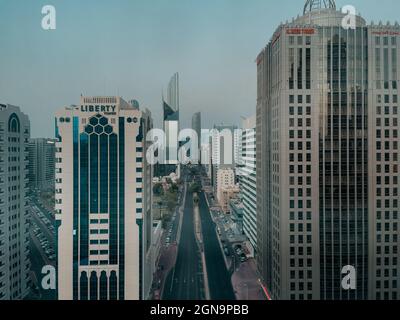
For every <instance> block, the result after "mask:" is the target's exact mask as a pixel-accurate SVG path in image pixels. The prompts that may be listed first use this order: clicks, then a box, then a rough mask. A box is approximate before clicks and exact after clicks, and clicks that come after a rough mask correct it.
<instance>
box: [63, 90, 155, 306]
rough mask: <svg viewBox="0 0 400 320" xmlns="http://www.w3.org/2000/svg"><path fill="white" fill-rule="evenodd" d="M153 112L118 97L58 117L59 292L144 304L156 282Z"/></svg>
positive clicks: (86, 100)
mask: <svg viewBox="0 0 400 320" xmlns="http://www.w3.org/2000/svg"><path fill="white" fill-rule="evenodd" d="M151 128H152V120H151V115H150V112H149V111H147V110H146V111H142V110H138V109H137V108H135V107H134V106H132V105H131V104H129V103H127V102H125V101H124V100H123V99H122V98H120V97H81V101H80V105H79V106H72V107H66V108H63V109H62V110H60V111H58V112H57V114H56V136H57V138H58V142H57V143H56V148H57V153H56V220H57V228H58V294H59V299H62V300H71V299H73V300H78V299H79V300H98V299H100V300H107V299H109V300H116V299H118V300H137V299H147V297H148V295H149V290H150V287H151V283H152V270H153V268H152V266H151V261H152V253H151V248H152V247H153V245H152V234H153V231H152V228H153V221H152V211H151V204H152V187H151V184H152V167H151V166H150V165H149V164H148V162H147V159H146V150H147V148H148V147H149V145H148V142H146V134H147V132H148V131H149V130H150V129H151Z"/></svg>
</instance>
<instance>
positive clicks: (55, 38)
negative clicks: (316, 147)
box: [0, 0, 400, 137]
mask: <svg viewBox="0 0 400 320" xmlns="http://www.w3.org/2000/svg"><path fill="white" fill-rule="evenodd" d="M304 2H305V1H303V0H279V1H272V0H46V1H41V0H0V102H2V103H10V104H14V105H19V106H21V108H22V109H23V111H24V112H25V113H27V114H28V115H29V117H30V119H31V126H32V136H33V137H38V136H43V137H52V136H53V135H54V128H53V126H54V120H53V114H54V112H55V110H57V109H58V108H60V107H63V106H65V105H70V104H77V103H78V102H79V96H80V94H81V93H82V94H83V95H120V96H122V97H124V98H125V99H126V100H129V99H131V98H135V99H137V100H139V101H140V103H141V106H142V107H149V109H150V110H151V111H152V112H153V116H154V118H155V120H156V124H157V125H159V124H160V119H161V101H160V100H161V92H162V89H163V88H164V89H166V86H167V83H168V81H169V78H170V77H171V76H172V74H173V73H174V72H176V71H178V72H179V73H180V80H181V118H182V122H183V123H182V126H183V127H184V126H190V119H191V116H192V114H193V113H194V112H196V111H201V112H202V117H203V127H209V126H211V125H212V124H213V123H221V122H224V123H226V124H233V123H235V124H240V123H241V116H250V115H252V114H254V113H255V104H256V65H255V63H254V60H255V58H256V56H257V54H258V53H259V52H260V50H261V49H262V48H263V47H264V46H265V45H266V44H267V42H268V40H269V39H270V37H271V35H272V33H273V31H274V30H275V29H276V27H277V26H278V24H279V23H280V22H281V21H285V20H287V19H291V18H292V17H293V16H297V14H299V13H301V12H302V8H303V5H304ZM377 3H379V5H378V4H377ZM48 4H50V5H54V6H55V8H56V10H57V29H56V30H54V31H44V30H43V29H42V28H41V20H42V14H41V10H42V7H43V6H44V5H48ZM347 4H353V5H354V6H356V8H357V10H358V11H360V12H361V14H362V15H363V16H364V17H365V18H366V19H367V20H368V21H371V20H374V21H375V22H378V21H379V20H380V19H382V20H384V21H385V22H386V21H387V20H390V21H393V22H394V21H396V20H400V2H399V1H398V0H380V1H379V2H377V1H375V0H343V1H342V0H338V1H337V5H338V6H339V7H341V6H344V5H347Z"/></svg>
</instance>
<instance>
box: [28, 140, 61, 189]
mask: <svg viewBox="0 0 400 320" xmlns="http://www.w3.org/2000/svg"><path fill="white" fill-rule="evenodd" d="M55 142H56V140H54V139H46V138H36V139H30V140H29V147H28V148H29V149H28V150H29V186H30V187H31V188H32V189H38V190H40V191H50V190H54V186H55V181H54V179H55V155H56V144H55Z"/></svg>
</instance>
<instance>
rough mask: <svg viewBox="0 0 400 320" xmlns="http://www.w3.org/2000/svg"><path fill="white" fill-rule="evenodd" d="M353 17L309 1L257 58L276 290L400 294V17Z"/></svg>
mask: <svg viewBox="0 0 400 320" xmlns="http://www.w3.org/2000/svg"><path fill="white" fill-rule="evenodd" d="M344 18H346V19H344ZM347 18H348V16H346V15H345V14H342V13H341V12H339V11H337V10H336V5H335V2H334V1H329V2H328V1H307V2H306V5H305V7H304V14H303V16H301V17H298V18H297V19H294V20H293V21H292V22H289V23H286V24H282V25H280V26H279V27H278V29H277V30H276V32H275V33H274V35H273V37H272V39H271V41H270V42H269V44H268V45H267V47H266V48H265V49H264V50H263V51H262V52H261V53H260V54H259V56H258V58H257V73H258V97H257V130H256V131H257V132H256V134H257V177H259V179H257V214H258V215H257V227H258V230H257V247H258V255H257V263H258V269H259V271H260V274H261V276H262V279H263V281H264V283H265V284H266V286H267V287H268V289H269V291H270V293H271V295H272V298H273V299H326V300H330V299H367V298H370V299H397V298H398V297H399V290H400V286H399V285H400V284H399V283H398V282H399V279H398V274H399V272H400V270H399V266H400V264H399V263H398V259H399V253H398V251H397V250H398V248H397V247H398V244H399V243H398V235H397V234H398V220H397V221H396V219H398V211H397V210H398V207H397V205H398V203H397V201H398V199H397V192H398V190H397V189H398V158H397V157H398V151H397V148H398V141H397V138H396V137H397V135H398V116H397V113H398V86H399V78H400V77H399V67H398V61H399V60H400V59H399V43H400V39H399V35H400V28H399V25H398V24H397V23H396V24H395V25H389V24H387V25H382V24H379V25H374V24H371V25H367V24H366V22H365V20H364V19H363V18H362V17H360V16H355V17H354V21H355V27H356V28H355V29H351V28H349V29H345V28H343V27H342V22H343V21H345V22H347V21H348V19H347ZM346 266H352V267H354V268H355V271H356V275H355V277H356V279H355V280H356V281H355V282H356V283H355V284H356V288H355V289H353V288H352V289H350V290H346V288H345V287H343V286H342V279H343V278H344V275H342V269H343V268H344V267H346Z"/></svg>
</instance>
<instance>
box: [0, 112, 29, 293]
mask: <svg viewBox="0 0 400 320" xmlns="http://www.w3.org/2000/svg"><path fill="white" fill-rule="evenodd" d="M29 137H30V122H29V119H28V116H27V115H25V114H24V113H22V112H21V110H20V109H19V107H15V106H12V105H9V104H7V105H6V104H0V300H20V299H23V298H25V297H26V295H27V294H28V293H29V284H30V277H29V271H30V261H29V212H28V206H27V199H26V197H27V189H28V143H29Z"/></svg>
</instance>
